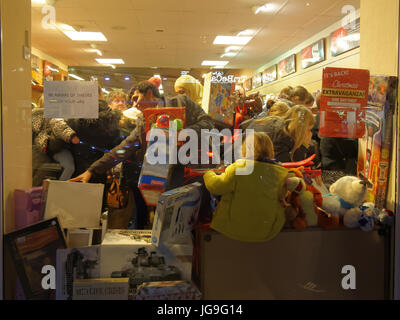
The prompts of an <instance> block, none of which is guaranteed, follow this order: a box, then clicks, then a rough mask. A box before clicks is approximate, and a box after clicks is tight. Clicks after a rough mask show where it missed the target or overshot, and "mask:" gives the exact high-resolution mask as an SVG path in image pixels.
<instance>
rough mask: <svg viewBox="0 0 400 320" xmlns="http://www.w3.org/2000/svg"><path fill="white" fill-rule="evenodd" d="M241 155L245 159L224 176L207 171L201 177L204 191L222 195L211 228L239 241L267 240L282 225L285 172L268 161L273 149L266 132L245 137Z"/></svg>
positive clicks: (286, 173)
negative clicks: (205, 188) (204, 186)
mask: <svg viewBox="0 0 400 320" xmlns="http://www.w3.org/2000/svg"><path fill="white" fill-rule="evenodd" d="M253 137H254V140H253ZM251 149H253V150H252V151H254V152H250V150H251ZM242 154H243V156H244V159H240V160H237V161H236V162H235V163H233V164H231V165H230V166H228V167H227V168H226V170H225V172H224V173H223V174H221V175H217V174H215V173H214V172H213V171H208V172H206V174H205V175H204V182H205V185H206V187H207V189H208V190H209V191H210V192H211V193H212V194H215V195H221V196H222V197H221V201H220V202H219V204H218V206H217V209H216V211H215V213H214V216H213V219H212V223H211V228H213V229H214V230H216V231H218V232H220V233H222V234H224V235H225V236H227V237H229V238H232V239H235V240H239V241H246V242H264V241H268V240H270V239H272V238H273V237H275V236H276V235H277V234H278V233H279V232H280V231H281V229H282V227H283V226H284V224H285V211H284V206H283V204H282V200H283V199H284V197H285V194H286V191H287V189H286V178H287V177H288V170H287V169H285V168H283V167H281V166H280V165H278V164H276V163H275V162H274V161H272V160H271V159H273V158H274V147H273V144H272V141H271V139H270V138H269V137H268V135H267V134H265V133H261V132H256V133H254V136H253V135H251V136H249V137H247V138H246V140H245V141H244V143H243V146H242ZM251 154H253V155H254V156H249V155H251ZM245 168H252V169H253V170H252V172H250V171H251V170H250V171H249V172H248V174H243V172H242V173H239V172H240V171H243V170H245Z"/></svg>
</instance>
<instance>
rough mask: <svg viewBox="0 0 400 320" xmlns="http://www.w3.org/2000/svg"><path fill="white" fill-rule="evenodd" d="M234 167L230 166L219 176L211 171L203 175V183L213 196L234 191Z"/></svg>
mask: <svg viewBox="0 0 400 320" xmlns="http://www.w3.org/2000/svg"><path fill="white" fill-rule="evenodd" d="M234 175H235V165H230V166H228V167H227V168H226V170H225V172H224V173H222V174H221V175H217V174H215V172H213V171H207V172H206V173H205V175H204V183H205V185H206V188H207V190H208V191H210V192H211V193H212V194H215V195H223V194H226V193H230V192H233V191H234V188H235V180H234Z"/></svg>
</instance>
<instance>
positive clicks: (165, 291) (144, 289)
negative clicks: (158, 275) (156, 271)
mask: <svg viewBox="0 0 400 320" xmlns="http://www.w3.org/2000/svg"><path fill="white" fill-rule="evenodd" d="M200 299H201V293H200V291H199V290H198V289H197V288H196V286H195V285H194V284H193V283H192V282H190V281H164V282H145V283H143V284H141V285H140V286H139V287H138V289H137V291H136V294H135V300H200Z"/></svg>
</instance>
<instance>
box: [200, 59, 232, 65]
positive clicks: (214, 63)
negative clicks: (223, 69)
mask: <svg viewBox="0 0 400 320" xmlns="http://www.w3.org/2000/svg"><path fill="white" fill-rule="evenodd" d="M228 63H229V61H212V60H204V61H203V62H202V63H201V65H202V66H226V65H227V64H228Z"/></svg>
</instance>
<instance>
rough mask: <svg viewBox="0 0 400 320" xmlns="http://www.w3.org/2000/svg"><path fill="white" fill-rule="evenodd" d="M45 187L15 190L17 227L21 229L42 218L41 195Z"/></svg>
mask: <svg viewBox="0 0 400 320" xmlns="http://www.w3.org/2000/svg"><path fill="white" fill-rule="evenodd" d="M42 190H43V187H33V188H30V189H27V190H18V189H17V190H15V191H14V208H15V209H14V210H15V229H17V230H18V229H21V228H24V227H26V226H29V225H31V224H34V223H37V222H39V221H40V220H41V219H42V216H41V197H42Z"/></svg>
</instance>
